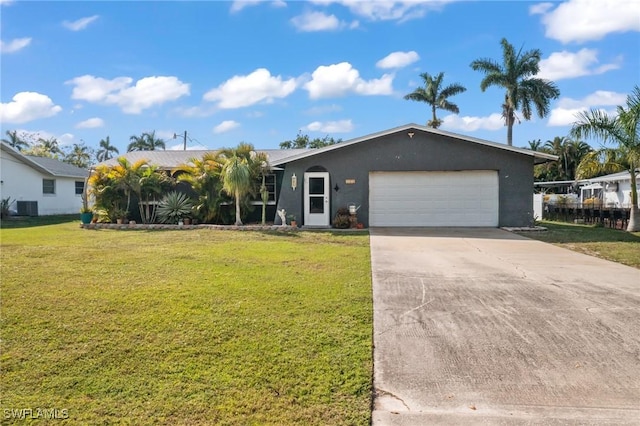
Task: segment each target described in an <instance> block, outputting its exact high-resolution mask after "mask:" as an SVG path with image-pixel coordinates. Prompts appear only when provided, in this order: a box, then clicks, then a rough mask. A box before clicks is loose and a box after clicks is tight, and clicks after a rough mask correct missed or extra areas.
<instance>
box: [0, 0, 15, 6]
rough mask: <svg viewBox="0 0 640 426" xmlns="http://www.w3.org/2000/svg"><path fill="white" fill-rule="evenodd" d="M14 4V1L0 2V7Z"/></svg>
mask: <svg viewBox="0 0 640 426" xmlns="http://www.w3.org/2000/svg"><path fill="white" fill-rule="evenodd" d="M13 3H14V0H0V6H9V5H11V4H13Z"/></svg>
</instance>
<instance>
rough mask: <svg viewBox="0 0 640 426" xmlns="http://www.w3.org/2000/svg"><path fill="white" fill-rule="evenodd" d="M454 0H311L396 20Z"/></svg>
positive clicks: (425, 12)
mask: <svg viewBox="0 0 640 426" xmlns="http://www.w3.org/2000/svg"><path fill="white" fill-rule="evenodd" d="M452 1H454V0H404V1H390V0H385V1H362V0H337V1H334V0H312V3H315V4H318V5H329V4H332V3H336V4H341V5H343V6H345V7H347V8H348V9H349V10H350V11H351V13H353V14H355V15H358V16H362V17H364V18H367V19H369V20H371V21H387V20H398V21H400V22H403V21H407V20H410V19H416V18H421V17H423V16H424V15H425V14H427V12H429V11H431V10H441V9H442V8H443V7H444V5H445V4H447V3H450V2H452Z"/></svg>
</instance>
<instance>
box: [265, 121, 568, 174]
mask: <svg viewBox="0 0 640 426" xmlns="http://www.w3.org/2000/svg"><path fill="white" fill-rule="evenodd" d="M412 130H413V131H421V132H425V133H433V134H436V135H441V136H447V137H450V138H453V139H458V140H461V141H466V142H470V143H474V144H478V145H484V146H489V147H492V148H497V149H501V150H505V151H511V152H516V153H518V154H523V155H527V156H530V157H532V158H533V160H534V163H535V164H541V163H546V162H548V161H555V160H557V159H558V158H559V157H558V156H557V155H552V154H546V153H544V152H538V151H532V150H529V149H524V148H516V147H513V146H509V145H504V144H501V143H497V142H490V141H487V140H484V139H478V138H473V137H471V136H465V135H460V134H458V133H452V132H447V131H444V130H439V129H434V128H431V127H426V126H421V125H419V124H414V123H411V124H405V125H403V126H399V127H394V128H392V129H388V130H384V131H381V132H377V133H372V134H369V135H366V136H361V137H359V138H355V139H350V140H348V141H344V142H340V143H337V144H335V145H329V146H326V147H323V148H318V149H311V150H307V151H306V152H301V153H299V154H297V155H294V156H289V157H285V158H282V159H281V160H280V161H274V162H272V165H274V166H277V165H280V164H284V163H288V162H290V161H292V160H299V159H301V158H306V157H310V156H312V155H317V154H320V153H323V152H327V151H332V150H334V149H342V148H344V147H346V146H350V145H355V144H358V143H361V142H366V141H369V140H372V139H376V138H379V137H383V136H387V135H391V134H393V133H398V132H410V131H412Z"/></svg>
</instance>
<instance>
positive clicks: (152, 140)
mask: <svg viewBox="0 0 640 426" xmlns="http://www.w3.org/2000/svg"><path fill="white" fill-rule="evenodd" d="M142 136H143V138H144V140H145V142H146V147H147V149H148V150H149V151H154V150H156V149H158V148H162V149H166V148H167V144H166V142H165V141H164V140H162V139H160V138H156V131H155V130H154V131H152V132H145V133H143V134H142Z"/></svg>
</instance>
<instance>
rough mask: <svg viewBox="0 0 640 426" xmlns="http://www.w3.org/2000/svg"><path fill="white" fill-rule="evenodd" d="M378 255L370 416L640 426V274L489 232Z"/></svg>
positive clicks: (461, 232)
mask: <svg viewBox="0 0 640 426" xmlns="http://www.w3.org/2000/svg"><path fill="white" fill-rule="evenodd" d="M371 262H372V268H373V299H374V345H375V349H374V387H375V392H376V394H375V399H374V411H373V424H374V425H405V426H406V425H452V424H453V425H476V424H497V425H503V424H504V425H524V424H526V425H530V424H536V425H538V424H554V425H555V424H562V425H585V424H587V425H590V424H594V425H595V424H598V425H600V424H605V425H609V424H610V425H614V424H615V425H632V424H633V425H639V424H640V270H638V269H634V268H630V267H626V266H622V265H619V264H616V263H613V262H608V261H605V260H601V259H597V258H594V257H590V256H586V255H582V254H579V253H575V252H572V251H569V250H565V249H561V248H558V247H555V246H552V245H550V244H545V243H542V242H539V241H534V240H530V239H527V238H523V237H520V236H517V235H515V234H511V233H509V232H506V231H503V230H499V229H486V228H483V229H470V228H467V229H428V228H405V229H387V228H376V229H372V230H371Z"/></svg>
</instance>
